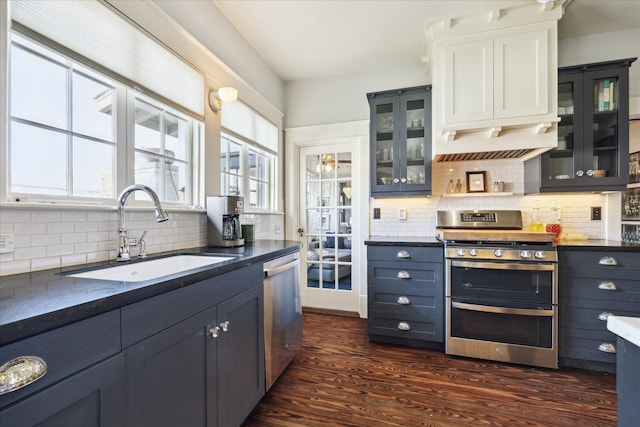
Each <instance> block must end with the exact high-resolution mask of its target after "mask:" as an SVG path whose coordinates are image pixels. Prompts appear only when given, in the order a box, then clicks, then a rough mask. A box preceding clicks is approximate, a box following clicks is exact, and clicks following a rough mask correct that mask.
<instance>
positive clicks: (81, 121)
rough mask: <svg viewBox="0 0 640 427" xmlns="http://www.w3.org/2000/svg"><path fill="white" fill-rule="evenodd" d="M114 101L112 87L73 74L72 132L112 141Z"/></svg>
mask: <svg viewBox="0 0 640 427" xmlns="http://www.w3.org/2000/svg"><path fill="white" fill-rule="evenodd" d="M114 101H115V91H114V89H113V88H112V87H109V86H106V85H104V84H102V83H99V82H97V81H95V80H92V79H89V78H88V77H86V76H84V75H82V74H79V73H73V107H72V109H73V131H74V132H77V133H81V134H83V135H88V136H93V137H95V138H99V139H103V140H105V141H113V140H114V138H113V131H114V121H113V110H114V108H113V105H114Z"/></svg>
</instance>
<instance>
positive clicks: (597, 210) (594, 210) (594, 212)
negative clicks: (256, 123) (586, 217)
mask: <svg viewBox="0 0 640 427" xmlns="http://www.w3.org/2000/svg"><path fill="white" fill-rule="evenodd" d="M601 220H602V207H600V206H591V221H601Z"/></svg>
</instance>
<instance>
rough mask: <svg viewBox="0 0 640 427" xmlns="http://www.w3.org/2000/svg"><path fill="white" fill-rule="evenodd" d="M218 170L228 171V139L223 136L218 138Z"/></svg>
mask: <svg viewBox="0 0 640 427" xmlns="http://www.w3.org/2000/svg"><path fill="white" fill-rule="evenodd" d="M220 170H221V171H222V172H229V140H227V139H225V138H222V139H221V140H220ZM223 188H226V186H225V187H223Z"/></svg>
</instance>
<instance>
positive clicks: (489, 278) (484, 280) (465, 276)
mask: <svg viewBox="0 0 640 427" xmlns="http://www.w3.org/2000/svg"><path fill="white" fill-rule="evenodd" d="M450 292H451V294H450V295H451V296H455V297H459V298H465V299H468V298H473V299H483V300H500V301H524V302H527V303H539V304H552V303H553V272H552V271H531V270H509V269H504V270H502V269H500V270H493V269H485V268H469V267H451V290H450Z"/></svg>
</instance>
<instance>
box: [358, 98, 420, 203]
mask: <svg viewBox="0 0 640 427" xmlns="http://www.w3.org/2000/svg"><path fill="white" fill-rule="evenodd" d="M367 98H368V100H369V107H370V124H369V138H370V144H371V145H370V153H371V161H370V165H371V196H372V197H389V196H428V195H431V86H420V87H413V88H407V89H397V90H390V91H385V92H375V93H368V94H367Z"/></svg>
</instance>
